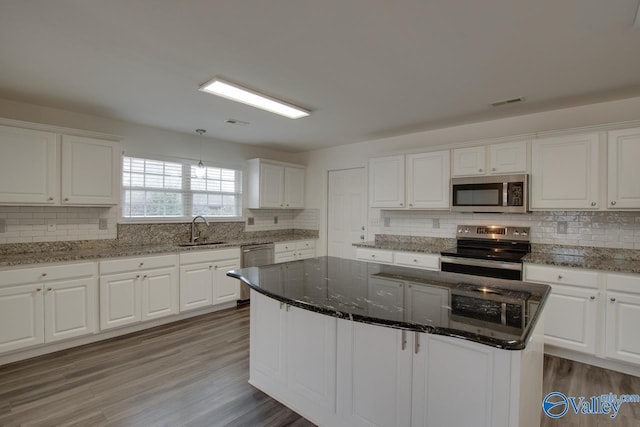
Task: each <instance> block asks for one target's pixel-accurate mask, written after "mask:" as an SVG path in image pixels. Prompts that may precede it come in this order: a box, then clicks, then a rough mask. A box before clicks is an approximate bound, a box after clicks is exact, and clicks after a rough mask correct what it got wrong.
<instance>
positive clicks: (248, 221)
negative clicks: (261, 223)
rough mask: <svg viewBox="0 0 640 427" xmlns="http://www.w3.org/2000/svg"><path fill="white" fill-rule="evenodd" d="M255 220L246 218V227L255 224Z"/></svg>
mask: <svg viewBox="0 0 640 427" xmlns="http://www.w3.org/2000/svg"><path fill="white" fill-rule="evenodd" d="M255 222H256V219H255V218H254V217H252V216H250V217H249V218H247V225H253V224H255Z"/></svg>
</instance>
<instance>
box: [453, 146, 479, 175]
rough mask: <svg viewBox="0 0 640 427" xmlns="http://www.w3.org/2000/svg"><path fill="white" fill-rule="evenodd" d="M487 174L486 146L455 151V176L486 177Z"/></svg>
mask: <svg viewBox="0 0 640 427" xmlns="http://www.w3.org/2000/svg"><path fill="white" fill-rule="evenodd" d="M485 173H486V168H485V148H484V146H481V147H469V148H456V149H454V150H453V176H471V175H484V174H485Z"/></svg>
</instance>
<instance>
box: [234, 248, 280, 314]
mask: <svg viewBox="0 0 640 427" xmlns="http://www.w3.org/2000/svg"><path fill="white" fill-rule="evenodd" d="M240 250H241V251H242V264H241V266H242V268H244V267H261V266H263V265H269V264H273V262H274V255H273V253H274V249H273V243H265V244H261V245H245V246H241V247H240ZM248 303H249V287H248V286H247V285H245V284H242V285H240V300H239V301H238V304H239V305H241V304H248Z"/></svg>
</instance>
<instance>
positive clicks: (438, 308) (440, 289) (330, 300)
mask: <svg viewBox="0 0 640 427" xmlns="http://www.w3.org/2000/svg"><path fill="white" fill-rule="evenodd" d="M228 275H229V276H231V277H235V278H237V279H240V280H241V281H242V282H244V283H246V284H247V285H249V286H250V287H251V288H253V289H255V290H256V291H257V292H260V293H262V294H264V295H267V296H269V297H271V298H274V299H276V300H278V301H281V302H284V303H287V304H290V305H293V306H296V307H300V308H303V309H307V310H311V311H315V312H319V313H323V314H326V315H330V316H335V317H338V318H344V319H353V320H354V321H358V322H363V323H370V324H376V325H382V326H388V327H394V328H398V329H405V330H410V331H419V332H427V333H431V334H438V335H446V336H452V337H457V338H461V339H465V340H470V341H474V342H478V343H481V344H485V345H489V346H492V347H497V348H501V349H506V350H521V349H523V348H525V346H526V345H527V342H528V340H529V337H530V335H531V333H532V331H533V328H534V326H535V325H536V322H537V321H538V318H539V315H540V313H541V312H542V308H543V306H544V303H545V302H546V298H547V296H548V294H549V292H550V290H551V288H550V287H549V286H547V285H542V284H536V283H527V282H520V281H510V280H501V279H493V278H486V277H479V276H470V275H462V274H456V273H446V272H433V271H425V270H418V269H413V268H405V267H397V266H389V265H382V264H375V263H367V262H362V261H352V260H347V259H342V258H334V257H318V258H312V259H308V260H301V261H293V262H288V263H283V264H275V265H269V266H264V267H248V268H243V269H239V270H233V271H230V272H229V273H228ZM421 291H422V292H421ZM418 294H420V295H421V296H425V297H428V298H429V301H430V302H434V301H436V303H435V304H432V303H429V304H422V305H420V304H416V302H417V301H421V299H420V298H415V299H414V298H412V297H410V295H418ZM434 295H435V298H436V299H435V300H434V299H433V298H434ZM502 304H505V306H504V307H505V309H506V312H504V313H503V312H502V311H501V310H503V309H502ZM503 319H504V320H503Z"/></svg>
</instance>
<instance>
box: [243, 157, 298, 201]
mask: <svg viewBox="0 0 640 427" xmlns="http://www.w3.org/2000/svg"><path fill="white" fill-rule="evenodd" d="M304 175H305V169H304V167H303V166H300V165H291V164H287V163H279V162H275V161H271V160H264V159H251V160H249V209H260V208H277V209H302V208H304Z"/></svg>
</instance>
